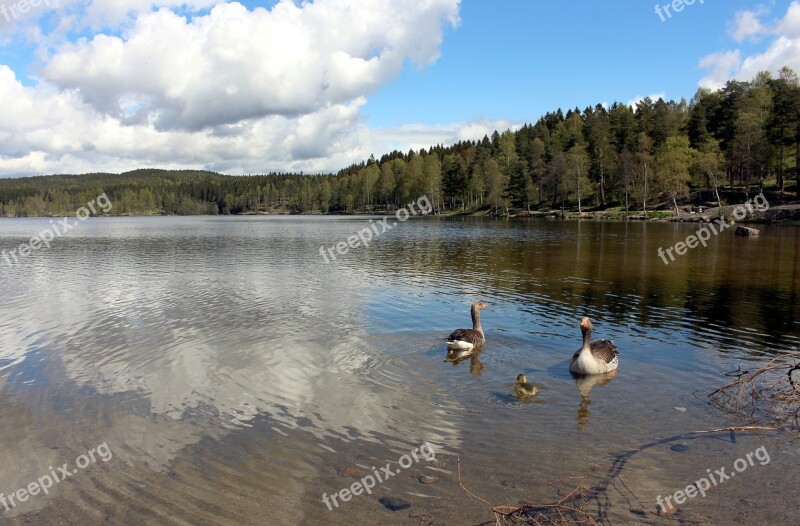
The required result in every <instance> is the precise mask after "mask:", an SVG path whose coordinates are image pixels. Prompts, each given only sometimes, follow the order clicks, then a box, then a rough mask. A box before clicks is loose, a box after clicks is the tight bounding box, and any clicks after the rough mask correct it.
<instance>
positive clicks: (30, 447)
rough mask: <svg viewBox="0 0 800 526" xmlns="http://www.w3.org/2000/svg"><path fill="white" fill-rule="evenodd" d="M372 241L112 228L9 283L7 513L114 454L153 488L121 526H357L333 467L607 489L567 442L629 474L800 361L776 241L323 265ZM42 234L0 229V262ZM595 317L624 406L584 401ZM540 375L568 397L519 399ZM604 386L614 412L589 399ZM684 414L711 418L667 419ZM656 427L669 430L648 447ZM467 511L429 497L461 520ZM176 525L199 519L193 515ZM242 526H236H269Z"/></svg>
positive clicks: (414, 254)
mask: <svg viewBox="0 0 800 526" xmlns="http://www.w3.org/2000/svg"><path fill="white" fill-rule="evenodd" d="M362 222H363V221H362V220H361V219H357V220H338V219H334V220H331V219H328V218H324V219H316V218H268V219H265V218H152V219H105V220H99V219H98V220H95V219H90V220H87V222H86V223H85V224H84V225H83V227H82V230H81V231H80V232H76V233H75V234H72V235H70V236H65V237H63V238H60V239H59V243H58V244H57V245H56V244H54V245H53V247H52V248H51V249H50V250H48V251H40V252H39V253H37V254H36V256H35V257H31V258H28V259H27V260H25V261H24V262H23V264H21V265H18V266H16V267H14V268H12V269H2V271H0V291H1V292H2V295H0V416H1V417H2V421H3V422H4V426H1V427H0V443H3V444H4V446H5V449H4V451H3V452H2V455H0V465H4V466H15V467H14V469H11V468H6V469H0V488H18V487H24V485H25V484H27V483H28V482H30V481H31V480H35V477H36V476H38V475H40V474H41V473H44V472H46V468H47V466H48V465H50V464H53V465H55V463H63V462H66V461H69V460H70V459H71V458H74V455H75V454H79V453H81V452H85V451H86V450H87V449H88V448H89V447H93V446H96V445H97V444H100V443H102V442H104V441H106V442H108V444H109V446H110V447H111V449H112V451H114V455H115V462H116V461H117V460H119V464H118V465H119V466H137V469H138V466H144V468H143V469H144V471H142V470H138V471H137V470H133V469H131V470H130V471H126V470H125V469H122V468H117V469H119V470H120V471H119V472H116V471H108V472H106V473H105V474H103V475H102V478H101V480H100V481H99V482H98V485H100V486H102V488H103V491H102V492H103V495H106V496H107V497H108V499H107V501H106V502H105V506H106V507H105V508H104V509H106V510H108V509H116V510H118V509H119V508H117V507H118V506H119V503H118V499H117V498H116V496H118V495H119V494H120V492H121V491H122V492H123V493H126V492H128V491H129V490H130V488H131V487H133V488H135V491H143V490H142V488H147V491H149V492H151V493H149V494H145V495H144V496H143V497H142V509H141V510H138V509H137V510H136V511H135V512H133V513H132V514H131V519H130V522H131V523H135V522H147V520H151V519H152V517H151V516H150V515H148V513H149V512H150V511H151V509H158V510H159V512H160V513H161V514H162V515H161V516H172V515H178V516H181V517H185V518H186V522H191V523H209V522H213V520H214V517H213V513H212V512H210V511H209V510H208V509H200V508H203V506H197V507H196V508H192V509H191V510H189V509H188V508H190V507H191V506H192V504H190V503H192V502H194V500H193V498H192V497H193V495H194V492H196V491H198V489H203V490H204V491H208V492H209V493H213V491H217V489H216V488H217V487H218V486H224V487H225V488H228V489H227V490H226V491H227V493H226V495H227V497H228V498H230V499H233V497H232V495H240V494H244V495H247V496H249V497H253V499H252V500H253V501H254V502H259V503H260V502H262V500H263V499H266V500H267V501H268V503H269V505H270V506H271V507H272V508H271V509H276V510H281V511H284V510H285V511H286V512H287V513H292V515H291V519H292V522H294V523H304V524H306V523H308V524H315V523H323V522H324V523H326V524H327V523H329V522H333V523H337V524H339V523H341V524H344V523H353V522H356V523H357V522H359V521H358V520H357V518H358V516H357V515H348V513H351V512H349V511H343V512H342V513H343V514H342V515H337V516H336V517H335V518H332V516H326V518H325V519H324V520H320V519H319V518H318V517H315V511H316V508H314V507H313V506H314V505H318V502H317V500H318V495H319V492H318V491H317V490H318V489H320V486H323V487H324V488H326V489H329V490H336V489H338V487H339V486H340V485H341V482H342V481H341V480H338V479H333V480H329V479H327V478H326V473H327V471H326V470H327V468H328V466H330V465H332V464H333V463H334V462H339V463H347V464H348V465H352V464H355V465H358V464H367V463H368V462H369V465H370V466H371V465H373V464H376V463H379V462H380V461H383V462H385V461H387V460H391V459H396V458H397V457H398V454H395V453H394V452H395V451H396V452H397V453H399V454H402V453H405V452H407V451H409V450H410V449H411V448H412V447H414V446H417V445H419V444H420V443H422V441H424V440H428V441H430V442H432V443H436V444H437V445H441V446H442V447H443V449H444V451H445V453H443V455H442V457H443V458H445V459H446V458H448V454H449V453H452V452H465V454H467V455H469V454H470V453H471V455H469V458H470V466H469V467H470V470H471V471H472V473H474V474H475V476H476V477H478V478H479V479H480V480H481V481H482V482H483V481H486V480H490V479H493V478H495V477H500V476H501V475H502V474H504V473H505V475H504V476H505V477H511V476H512V475H509V473H510V474H514V475H516V474H518V473H519V466H518V463H517V462H516V461H515V459H519V458H527V457H528V456H530V452H531V444H536V453H537V455H536V457H537V459H540V460H539V461H537V463H536V466H535V470H536V471H535V473H533V474H532V477H533V478H535V479H537V480H551V479H557V478H559V477H560V476H561V475H562V474H563V473H564V472H567V473H572V472H578V471H580V470H581V469H583V467H584V465H583V458H582V456H581V455H573V456H569V457H568V458H567V459H565V455H563V454H562V453H563V450H564V448H565V443H567V438H569V441H568V443H569V447H570V448H573V447H574V448H577V449H576V450H578V451H583V452H586V454H587V455H589V456H590V457H591V455H595V456H597V455H606V454H607V453H608V451H607V447H606V445H607V444H608V443H617V442H621V443H625V444H627V445H628V446H634V445H635V444H636V443H637V441H640V442H641V441H646V440H649V439H651V438H652V437H653V436H660V435H663V430H664V429H673V428H674V429H686V428H693V427H694V428H700V427H702V426H703V425H704V424H705V423H706V422H707V421H709V420H713V419H714V418H718V419H723V418H724V417H723V416H715V413H713V412H710V411H712V409H710V408H708V407H706V406H705V405H703V404H701V403H697V404H695V405H692V402H693V400H691V399H689V400H686V399H678V398H679V397H681V396H687V395H686V393H691V392H693V391H694V390H697V389H701V388H703V387H707V386H711V385H714V386H716V385H717V382H718V381H719V378H718V377H719V375H720V374H721V373H720V371H723V372H724V371H728V370H730V369H731V368H732V367H731V361H732V360H739V359H752V358H754V357H759V356H763V355H764V354H769V353H775V352H779V351H780V350H781V349H784V348H786V347H792V346H797V345H798V344H800V339H799V338H798V336H800V325H798V322H797V321H796V320H797V319H798V316H797V314H800V313H798V310H797V309H798V307H797V297H796V290H797V287H798V279H800V278H799V277H798V275H797V265H796V257H797V256H798V254H797V250H798V245H800V240H798V237H797V232H798V229H796V228H786V229H777V228H773V227H765V228H764V229H763V231H762V236H761V237H760V240H759V242H758V244H753V243H746V242H745V243H742V242H741V240H739V239H735V238H734V237H733V236H730V238H728V237H724V236H718V237H717V239H715V240H712V242H711V243H710V244H709V247H708V249H706V250H702V251H701V250H699V249H698V250H695V251H693V252H690V253H688V254H687V255H686V256H685V257H684V258H683V259H681V260H678V261H676V262H674V263H673V264H671V265H670V266H669V267H665V266H664V265H663V263H662V262H661V261H660V259H659V258H658V257H657V254H656V251H657V248H658V247H659V246H669V245H670V244H672V243H674V241H675V240H678V239H684V238H685V237H686V233H687V231H688V227H685V226H683V225H653V224H648V225H645V224H638V223H637V224H632V223H629V224H605V223H561V222H559V223H550V222H541V221H536V222H533V221H532V222H505V221H476V220H452V221H439V220H435V219H433V220H426V221H413V220H410V221H408V222H405V223H403V226H402V228H400V227H398V228H397V229H394V230H392V233H391V234H390V235H389V237H386V238H381V239H380V240H379V241H378V242H376V243H373V245H371V246H370V247H369V249H362V250H357V251H352V252H350V253H348V254H347V255H346V256H345V257H342V258H339V259H337V261H336V262H335V263H331V264H329V265H326V264H324V262H322V261H321V258H319V256H318V249H319V246H328V245H330V240H331V239H346V237H347V235H349V234H350V233H352V232H354V231H356V230H357V229H358V228H360V227H361V226H362ZM44 224H45V225H46V224H47V221H46V220H44ZM41 226H42V225H40V224H39V223H38V222H37V221H27V220H25V221H14V222H9V221H0V250H1V249H10V248H12V247H13V246H15V245H18V244H19V242H20V240H24V239H26V237H27V239H29V238H30V235H31V233H35V232H38V231H40V230H41V229H42V228H40V227H41ZM475 298H486V299H487V300H491V303H492V311H491V317H488V318H487V319H486V320H484V324H485V325H486V327H485V329H484V330H486V331H487V343H486V345H485V348H484V349H483V350H481V351H478V352H475V353H470V354H466V355H462V354H452V355H451V354H446V355H445V356H444V358H445V361H449V362H450V363H452V364H453V367H450V366H448V365H447V364H445V363H443V362H442V354H443V353H442V351H443V348H444V346H443V344H442V341H441V338H442V335H445V334H448V331H449V330H452V327H458V326H462V325H464V315H465V305H469V303H470V302H471V301H474V299H475ZM584 315H588V316H590V317H592V319H597V320H598V321H600V320H602V323H603V327H604V329H603V335H604V337H609V338H611V339H614V340H616V341H617V342H618V343H619V344H620V347H621V348H623V349H626V351H625V354H624V359H625V362H624V367H625V378H624V381H623V379H620V380H617V381H614V382H611V378H601V377H588V378H578V379H573V378H572V377H571V376H570V374H569V372H568V365H567V359H568V358H569V357H570V356H571V355H572V353H573V352H574V349H575V348H576V347H577V343H578V340H577V338H576V336H575V334H574V333H575V324H576V322H575V320H577V319H580V317H581V316H584ZM465 364H468V366H467V365H465ZM467 367H468V368H469V372H470V374H469V375H467V374H466V368H467ZM519 372H524V373H525V374H526V375H528V377H529V378H530V379H531V382H535V383H536V384H537V385H538V386H541V388H542V393H544V394H545V395H546V396H544V397H543V396H542V395H541V394H540V395H539V397H537V400H534V401H532V402H531V403H524V404H520V403H519V402H518V401H517V400H515V399H513V397H511V396H510V395H509V394H508V392H507V391H508V388H510V387H511V386H510V384H509V381H510V379H512V378H513V375H515V374H517V373H519ZM575 385H577V387H578V391H579V393H580V395H581V402H580V406H579V409H578V418H577V419H578V429H580V430H582V431H583V430H586V429H587V428H588V426H589V425H591V426H592V433H580V434H578V436H575V433H574V430H575V420H574V416H572V415H574V414H575V413H574V411H575V396H574V395H575V387H574V386H575ZM595 385H601V386H603V389H601V390H597V391H593V392H592V397H591V399H590V390H591V389H592V388H593V387H594V386H595ZM642 386H647V389H643V388H642ZM592 402H595V403H594V405H592V407H591V414H590V411H589V409H590V408H589V406H590V404H591V403H592ZM678 405H679V406H688V407H689V409H690V410H689V411H688V412H687V414H685V415H684V414H672V413H669V412H666V413H664V412H665V411H668V410H670V409H671V408H672V407H674V406H678ZM645 410H648V411H649V410H652V411H662V413H663V414H664V415H665V416H664V417H663V418H660V419H659V420H658V421H652V422H651V421H644V422H641V423H640V425H638V426H637V427H636V428H632V427H631V426H630V422H632V421H638V420H641V419H640V418H639V415H641V414H642V412H643V411H645ZM660 414H661V413H660ZM590 420H591V423H590ZM512 421H513V422H514V425H513V426H509V425H508V422H512ZM719 424H721V425H727V424H728V422H727V421H724V420H722V421H720V422H719ZM489 445H491V446H489ZM55 448H58V449H55ZM382 448H383V449H382ZM387 450H389V451H390V452H392V453H391V454H389V453H387ZM387 457H388V459H387ZM708 465H717V464H716V463H709V464H708ZM115 466H116V464H115ZM434 467H436V469H441V470H442V471H441V472H439V473H441V474H442V476H443V477H444V476H446V474H448V473H452V472H453V466H452V465H446V464H443V465H437V466H434ZM662 469H664V468H662ZM151 472H152V473H156V474H158V475H159V476H154V475H152V473H151ZM174 472H180V473H182V474H184V475H185V476H187V477H189V478H186V479H181V478H180V477H177V476H176V477H173V475H172V474H173V473H174ZM187 473H191V475H187ZM98 476H100V475H98ZM333 476H334V477H335V476H336V475H335V472H334V474H333ZM82 480H83V482H81V480H80V479H78V481H77V482H76V484H77V485H79V486H80V489H76V490H74V491H73V492H72V493H69V494H68V495H67V496H66V497H65V500H67V501H69V502H71V503H75V508H76V509H74V510H72V511H71V513H73V514H72V515H70V519H69V520H71V521H72V522H75V523H81V522H86V520H85V519H86V517H87V516H89V515H88V513H89V512H88V511H86V510H88V509H90V508H92V506H93V505H94V503H95V502H96V499H97V498H98V497H97V495H98V493H97V490H96V488H94V487H93V484H94V479H92V478H90V477H86V478H84V479H82ZM415 480H416V479H415ZM500 480H502V479H500ZM231 481H234V482H231ZM320 481H324V484H323V483H321V482H320ZM396 483H397V484H398V485H399V484H401V482H400V479H398V481H396ZM81 484H85V485H81ZM415 484H417V483H416V482H415ZM532 484H533V483H532ZM331 486H334V487H331ZM76 487H77V486H76ZM449 487H450V486H447V485H445V484H442V485H441V486H436V485H433V487H431V488H429V489H428V490H427V491H426V493H435V492H437V491H439V493H438V494H437V495H436V496H437V497H440V499H441V500H437V501H436V502H437V505H438V506H448V505H449V503H451V502H452V503H456V504H453V505H454V506H458V504H457V502H458V501H457V500H456V499H453V498H452V497H453V495H451V494H448V493H447V490H446V489H443V488H449ZM530 487H538V486H536V485H535V484H533V485H531V486H530ZM485 489H486V491H487V493H489V494H491V492H492V491H495V490H496V489H497V488H494V486H491V485H489V486H487V488H485ZM419 493H420V489H419V488H418V487H411V488H407V495H406V496H408V495H417V494H419ZM126 494H127V493H126ZM161 494H169V495H170V497H169V499H164V498H162V497H161ZM265 495H267V497H265ZM495 496H496V497H497V498H498V501H504V500H506V499H507V498H508V495H506V494H503V493H498V494H496V495H495ZM100 500H102V499H100ZM165 501H166V502H165ZM48 502H49V501H48V499H39V500H31V502H30V503H29V505H30V506H33V508H32V509H38V508H37V507H43V506H46V505H47V504H48ZM175 502H183V503H189V504H186V506H187V508H181V509H180V510H175V509H173V508H172V507H171V506H174V503H175ZM231 502H233V500H231ZM298 502H300V503H303V504H309V506H308V507H307V509H308V511H307V512H306V507H305V506H300V505H296V504H297V503H298ZM293 504H295V505H294V506H293ZM237 505H242V503H241V501H237ZM219 506H220V507H221V508H222V509H223V511H224V513H227V514H228V516H230V517H234V518H235V520H234V519H231V523H233V522H236V520H238V521H239V523H241V522H248V520H252V517H250V516H249V515H248V514H246V513H244V514H243V513H242V512H241V511H238V510H237V509H236V506H234V505H233V504H231V505H229V506H226V505H224V504H221V503H220V504H219ZM365 506H366V505H365ZM297 508H300V509H299V510H298V509H297ZM59 509H61V508H56V510H57V511H56V513H57V512H58V510H59ZM357 509H358V508H357V505H356V504H354V507H353V508H352V510H357ZM18 511H19V510H15V513H17V512H18ZM24 511H30V509H28V510H24ZM457 511H461V510H457ZM484 511H485V510H483V509H481V510H479V511H478V512H477V513H478V514H480V513H483V512H484ZM352 513H354V514H355V511H353V512H352ZM286 516H287V517H288V516H290V515H286ZM361 518H362V519H363V516H361ZM405 518H407V517H403V518H400V519H391V518H387V519H386V523H387V524H394V523H399V522H402V520H403V519H405ZM392 520H395V522H392ZM445 522H447V521H445ZM450 522H466V520H464V521H450ZM473 522H478V521H473Z"/></svg>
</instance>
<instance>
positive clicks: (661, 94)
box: [627, 91, 667, 109]
mask: <svg viewBox="0 0 800 526" xmlns="http://www.w3.org/2000/svg"><path fill="white" fill-rule="evenodd" d="M648 97H649V98H650V100H652V101H657V100H658V99H664V100H666V99H667V94H666V93H664V92H663V91H661V92H658V93H651V94H650V95H647V97H643V96H641V95H636V96H635V97H634V98H632V99H631V100H629V101H628V102H627V104H628V106H630V107H632V108H634V109H636V105H637V104H639V103H640V102H642V101H643V100H644V99H645V98H648Z"/></svg>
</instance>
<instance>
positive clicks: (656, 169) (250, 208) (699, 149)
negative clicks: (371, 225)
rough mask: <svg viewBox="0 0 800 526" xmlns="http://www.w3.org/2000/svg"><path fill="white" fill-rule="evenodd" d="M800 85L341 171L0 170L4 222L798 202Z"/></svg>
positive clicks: (721, 94) (600, 112)
mask: <svg viewBox="0 0 800 526" xmlns="http://www.w3.org/2000/svg"><path fill="white" fill-rule="evenodd" d="M798 157H800V82H798V77H797V74H796V73H795V72H794V71H792V70H791V69H789V68H783V69H782V70H781V71H780V73H779V74H778V75H777V77H776V76H773V75H771V74H770V73H767V72H762V73H760V74H758V75H757V76H756V78H754V79H752V80H750V81H748V82H742V81H736V80H732V81H729V82H728V83H727V84H726V85H725V87H724V88H722V89H720V90H716V91H712V90H708V89H700V90H698V91H697V93H696V94H695V96H694V97H693V98H692V99H691V101H688V102H687V101H686V100H684V99H681V100H680V101H679V102H675V101H673V100H670V101H664V100H663V99H659V100H655V101H654V100H651V99H649V98H645V99H643V100H641V101H639V102H637V103H636V104H635V106H629V105H627V104H621V103H618V102H616V103H614V104H611V105H610V106H608V107H605V106H603V105H601V104H598V105H596V106H594V107H587V108H585V109H584V110H583V111H581V110H579V109H578V108H575V109H570V110H568V111H567V112H566V113H564V112H563V111H562V110H561V109H558V110H556V111H554V112H550V113H547V114H546V115H544V116H542V117H541V118H540V119H539V120H538V121H536V123H535V124H525V125H524V126H522V127H521V128H519V129H517V130H516V131H511V130H506V131H504V132H500V131H495V132H494V133H493V134H492V135H491V137H489V136H485V137H484V138H483V139H482V140H478V141H462V142H458V143H456V144H453V145H451V146H443V145H435V146H432V147H431V148H429V149H427V150H426V149H422V150H420V151H409V152H406V153H403V152H399V151H394V152H391V153H387V154H385V155H383V156H382V157H380V158H379V159H376V158H375V157H374V156H372V157H370V159H368V160H365V161H363V162H361V163H359V164H354V165H352V166H349V167H347V168H344V169H342V170H340V171H339V172H338V173H335V174H313V175H311V174H303V173H299V174H283V173H270V174H265V175H248V176H229V175H221V174H218V173H214V172H208V171H199V170H179V171H169V170H160V169H140V170H134V171H132V172H127V173H123V174H107V173H94V174H83V175H51V176H37V177H25V178H8V179H0V217H32V216H60V215H65V214H74V212H75V210H76V209H78V208H79V207H81V206H83V205H84V204H85V203H87V202H89V201H90V200H92V199H93V198H95V197H96V196H97V195H100V194H102V193H103V192H105V193H106V195H107V196H108V197H109V199H110V200H111V201H112V202H113V210H112V211H111V213H112V214H115V215H197V214H257V213H295V214H329V213H337V214H344V213H347V214H349V213H363V212H378V211H384V210H393V209H396V208H399V207H401V206H403V205H404V204H405V203H407V202H409V201H411V200H414V199H417V198H418V197H420V196H423V195H426V196H428V198H429V199H430V201H431V202H432V203H433V204H434V206H435V207H436V209H437V211H439V212H453V211H475V210H485V211H487V212H489V213H492V214H497V215H504V214H509V213H511V212H514V211H516V212H530V211H532V210H563V209H570V210H577V211H578V212H583V211H586V210H605V209H609V208H612V207H617V208H619V209H620V210H624V211H626V212H628V211H639V212H645V213H646V212H647V211H649V210H653V209H657V208H662V209H675V210H678V209H679V205H681V204H682V203H687V202H690V201H692V200H693V199H694V200H695V201H697V200H698V199H699V196H702V198H703V199H705V201H707V202H709V201H710V202H711V203H717V204H720V205H721V204H723V203H724V202H725V200H726V196H729V195H732V194H733V193H736V195H739V194H744V195H745V196H749V195H752V194H753V193H757V192H758V191H760V190H761V189H762V188H764V187H767V186H768V187H769V188H770V189H771V191H774V192H775V194H776V195H779V196H785V198H786V199H797V198H798V196H797V192H798V189H799V188H800V170H798Z"/></svg>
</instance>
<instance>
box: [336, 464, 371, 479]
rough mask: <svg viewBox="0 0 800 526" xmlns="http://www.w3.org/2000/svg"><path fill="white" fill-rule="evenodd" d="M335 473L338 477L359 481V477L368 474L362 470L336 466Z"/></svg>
mask: <svg viewBox="0 0 800 526" xmlns="http://www.w3.org/2000/svg"><path fill="white" fill-rule="evenodd" d="M336 472H337V473H338V474H339V476H340V477H349V478H354V479H360V478H361V477H364V476H365V475H368V474H369V473H368V472H367V471H365V470H363V469H358V468H353V467H350V466H336Z"/></svg>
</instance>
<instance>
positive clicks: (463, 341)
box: [447, 301, 489, 351]
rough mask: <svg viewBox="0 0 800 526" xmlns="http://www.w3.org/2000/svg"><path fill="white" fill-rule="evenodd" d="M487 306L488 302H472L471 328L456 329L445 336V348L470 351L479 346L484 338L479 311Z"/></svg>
mask: <svg viewBox="0 0 800 526" xmlns="http://www.w3.org/2000/svg"><path fill="white" fill-rule="evenodd" d="M488 306H489V304H488V303H484V302H483V301H479V302H477V303H473V304H472V309H471V313H472V328H471V329H456V330H454V331H453V333H452V334H451V335H450V336H448V337H447V348H448V349H452V350H464V351H471V350H472V349H474V348H475V347H480V346H481V345H483V342H485V341H486V338H484V336H483V328H482V327H481V311H482V310H483V309H485V308H487V307H488Z"/></svg>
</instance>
